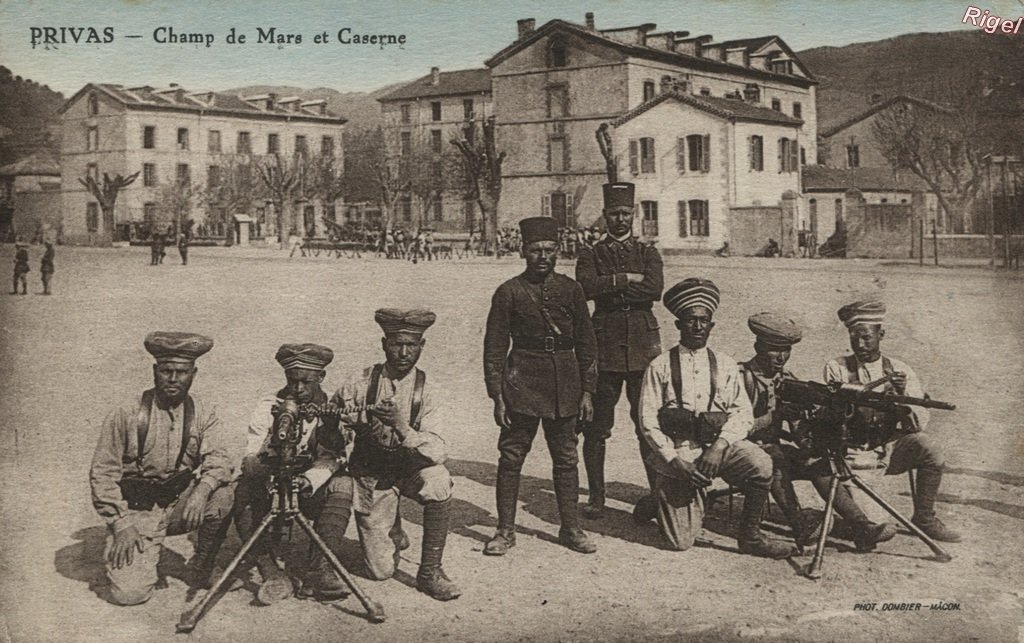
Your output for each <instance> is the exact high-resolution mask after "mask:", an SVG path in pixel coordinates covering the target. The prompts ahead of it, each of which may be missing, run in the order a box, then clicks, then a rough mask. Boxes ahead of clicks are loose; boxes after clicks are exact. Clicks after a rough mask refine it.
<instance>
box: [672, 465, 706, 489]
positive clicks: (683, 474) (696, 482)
mask: <svg viewBox="0 0 1024 643" xmlns="http://www.w3.org/2000/svg"><path fill="white" fill-rule="evenodd" d="M670 466H671V467H672V472H673V473H674V474H675V476H676V477H677V478H679V479H680V480H682V481H683V482H686V483H689V484H691V485H693V486H694V487H706V486H708V485H709V484H711V480H710V479H709V478H708V477H707V476H705V475H704V474H703V473H701V472H700V471H698V470H697V466H696V465H695V464H694V463H692V462H687V461H686V460H683V459H682V458H676V459H674V460H672V462H671V463H670Z"/></svg>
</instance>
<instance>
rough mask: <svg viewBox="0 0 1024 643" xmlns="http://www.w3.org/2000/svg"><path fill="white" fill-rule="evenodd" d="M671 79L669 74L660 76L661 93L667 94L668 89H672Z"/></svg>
mask: <svg viewBox="0 0 1024 643" xmlns="http://www.w3.org/2000/svg"><path fill="white" fill-rule="evenodd" d="M672 80H673V79H672V77H671V76H662V77H661V93H662V94H667V93H669V92H670V91H672V89H673V87H672Z"/></svg>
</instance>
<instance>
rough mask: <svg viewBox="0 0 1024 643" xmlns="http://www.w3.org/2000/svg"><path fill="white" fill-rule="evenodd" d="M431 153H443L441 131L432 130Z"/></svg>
mask: <svg viewBox="0 0 1024 643" xmlns="http://www.w3.org/2000/svg"><path fill="white" fill-rule="evenodd" d="M430 151H431V152H433V153H434V154H440V153H441V130H439V129H432V130H430Z"/></svg>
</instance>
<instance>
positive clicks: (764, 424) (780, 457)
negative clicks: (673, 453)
mask: <svg viewBox="0 0 1024 643" xmlns="http://www.w3.org/2000/svg"><path fill="white" fill-rule="evenodd" d="M747 327H749V328H750V330H751V332H753V333H754V336H755V337H756V338H757V339H756V340H755V341H754V353H755V355H754V357H753V358H752V359H750V360H749V361H747V362H744V363H742V364H740V374H741V375H742V376H743V385H744V388H745V389H746V391H747V395H748V396H750V404H751V406H752V407H753V411H754V424H753V429H752V430H751V432H750V435H748V436H747V439H748V440H750V441H751V442H754V443H755V444H757V445H759V446H760V447H761V448H762V449H764V451H765V453H767V454H768V455H769V456H771V458H772V466H773V473H772V490H771V491H772V498H774V499H775V502H776V503H777V504H778V505H779V509H781V510H782V513H783V515H785V516H786V520H787V522H789V525H790V527H792V529H793V538H794V540H796V543H797V544H798V545H800V546H804V545H808V544H810V543H812V542H813V541H814V540H815V539H816V538H817V536H818V534H819V533H820V531H819V529H820V527H821V520H820V519H818V520H807V519H805V517H804V515H803V511H802V510H801V508H800V501H799V499H798V498H797V495H796V490H794V489H793V481H794V480H810V481H811V483H812V484H813V485H814V488H815V489H816V490H817V491H818V494H819V495H821V497H822V498H826V499H827V498H828V490H829V485H830V483H831V482H832V472H831V470H830V468H829V465H828V461H827V460H824V459H822V458H821V457H818V456H814V455H811V454H810V453H808V451H807V450H806V449H802V448H799V447H798V446H796V444H793V443H798V444H799V443H802V433H803V432H802V431H801V430H800V420H799V413H798V412H797V411H796V410H795V409H793V408H792V407H790V406H789V405H787V404H779V402H778V399H777V398H776V397H775V387H776V386H777V384H778V383H779V381H780V380H782V379H783V378H790V379H792V378H793V377H794V376H793V374H792V373H791V372H789V371H788V370H786V363H787V362H788V361H789V358H790V355H791V353H792V350H793V345H794V344H796V343H798V342H799V341H800V340H801V339H802V338H803V332H802V331H801V330H800V327H799V326H797V325H796V322H794V321H793V320H792V319H787V318H786V317H784V316H782V315H778V314H775V313H758V314H756V315H753V316H751V317H750V318H749V319H748V320H747ZM784 423H788V424H789V426H790V427H791V428H793V431H791V432H788V431H786V430H785V426H784ZM834 503H835V509H836V513H838V514H839V515H840V516H842V517H843V520H845V521H846V523H847V524H848V525H850V527H851V529H852V531H853V534H854V543H855V544H856V546H857V550H858V551H870V550H872V549H874V548H875V545H876V544H878V543H880V542H883V541H886V540H889V539H891V538H892V537H893V536H895V535H896V526H895V525H893V524H892V523H873V522H871V521H870V520H869V519H868V517H867V516H866V515H865V514H864V512H863V511H861V509H860V507H858V506H857V503H856V502H855V501H854V499H853V496H851V495H850V491H849V489H847V488H846V486H845V485H839V487H838V488H837V489H836V497H835V500H834Z"/></svg>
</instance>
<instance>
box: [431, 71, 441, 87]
mask: <svg viewBox="0 0 1024 643" xmlns="http://www.w3.org/2000/svg"><path fill="white" fill-rule="evenodd" d="M439 82H441V69H440V67H431V68H430V84H431V85H437V84H438V83H439Z"/></svg>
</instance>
